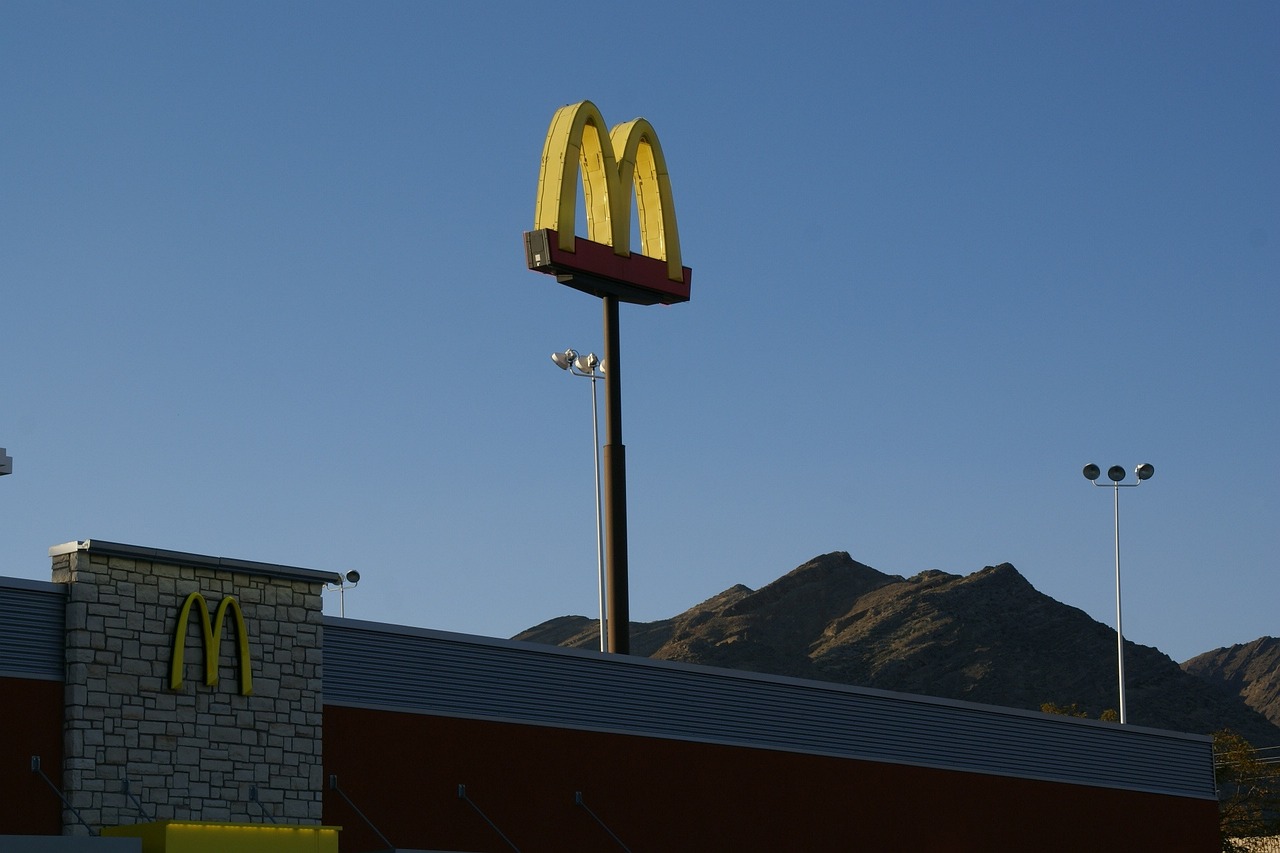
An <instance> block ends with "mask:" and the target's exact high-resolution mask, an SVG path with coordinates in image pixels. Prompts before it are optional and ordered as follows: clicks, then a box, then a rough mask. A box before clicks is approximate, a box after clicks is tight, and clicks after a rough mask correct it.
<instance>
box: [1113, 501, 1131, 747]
mask: <svg viewBox="0 0 1280 853" xmlns="http://www.w3.org/2000/svg"><path fill="white" fill-rule="evenodd" d="M1112 491H1113V492H1115V520H1116V662H1117V664H1118V667H1119V673H1120V725H1124V724H1125V722H1126V720H1127V719H1128V716H1129V715H1128V713H1127V711H1126V708H1125V701H1124V627H1123V625H1122V624H1121V621H1120V484H1119V483H1116V484H1114V486H1113V487H1112Z"/></svg>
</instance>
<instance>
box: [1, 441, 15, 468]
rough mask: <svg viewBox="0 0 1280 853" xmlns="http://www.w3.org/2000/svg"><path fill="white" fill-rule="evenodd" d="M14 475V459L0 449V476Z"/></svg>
mask: <svg viewBox="0 0 1280 853" xmlns="http://www.w3.org/2000/svg"><path fill="white" fill-rule="evenodd" d="M12 473H13V457H12V456H10V455H9V454H8V453H7V452H6V451H5V449H4V448H3V447H0V474H12Z"/></svg>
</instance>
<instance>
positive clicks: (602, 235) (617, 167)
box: [525, 101, 691, 303]
mask: <svg viewBox="0 0 1280 853" xmlns="http://www.w3.org/2000/svg"><path fill="white" fill-rule="evenodd" d="M579 175H581V179H582V180H581V183H582V188H583V202H584V205H585V209H586V216H587V237H586V240H582V239H581V238H578V237H576V236H575V234H574V231H575V227H576V224H577V223H576V219H577V202H578V195H577V186H578V177H579ZM633 197H634V199H635V210H636V213H637V216H638V223H637V224H638V226H639V229H638V230H639V234H640V252H639V253H636V254H635V255H633V253H632V250H631V213H632V206H631V202H632V198H633ZM533 227H534V231H532V232H529V233H527V234H526V235H525V244H526V251H527V254H528V260H529V267H530V268H531V269H535V270H538V271H539V272H547V273H554V274H556V275H557V276H561V277H562V278H561V280H562V281H565V283H566V284H571V285H572V286H574V287H579V288H580V289H584V290H588V291H590V292H597V291H598V295H604V294H606V293H610V294H613V295H621V296H622V298H623V299H624V300H626V301H631V302H642V303H652V302H666V303H671V302H683V301H686V300H688V298H689V283H690V278H691V272H690V270H689V268H688V267H684V266H682V265H681V256H680V234H679V230H678V228H677V226H676V210H675V201H674V200H673V198H672V194H671V178H670V175H669V174H668V172H667V161H666V157H665V156H663V153H662V145H661V144H660V143H659V142H658V134H657V133H656V132H655V131H654V129H653V126H652V125H651V124H649V122H648V121H646V120H645V119H642V118H637V119H632V120H631V121H628V122H623V123H622V124H619V125H617V126H616V127H614V128H613V130H612V131H609V132H608V133H607V134H606V131H605V122H604V117H603V116H602V115H601V114H600V110H599V109H597V108H596V105H595V104H593V103H591V102H590V101H581V102H579V103H576V104H569V105H568V106H564V107H561V108H560V109H558V110H556V113H555V115H554V116H553V117H552V119H551V127H550V129H549V130H548V131H547V138H546V142H545V143H544V144H543V148H542V165H541V168H540V170H539V173H538V196H537V204H536V206H535V209H534V217H533ZM605 247H608V250H610V251H602V250H603V249H605ZM610 255H612V259H610V257H609V256H610ZM575 275H577V276H578V277H580V278H583V277H585V279H587V280H586V281H585V282H579V281H573V280H568V281H566V280H565V278H564V277H568V278H570V279H572V278H573V276H575ZM615 291H616V292H615Z"/></svg>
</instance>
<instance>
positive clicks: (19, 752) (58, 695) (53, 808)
mask: <svg viewBox="0 0 1280 853" xmlns="http://www.w3.org/2000/svg"><path fill="white" fill-rule="evenodd" d="M33 755H38V756H40V766H41V768H42V769H43V770H44V773H45V775H46V776H48V777H49V778H50V779H52V780H53V783H54V784H55V785H57V786H58V787H59V788H61V787H62V682H60V681H35V680H30V679H25V678H0V835H61V834H62V803H61V802H60V801H59V800H58V797H57V795H56V794H54V793H53V791H52V790H50V788H49V786H48V785H46V784H45V782H44V780H43V779H41V778H40V777H39V776H37V775H36V774H35V773H32V772H31V756H33Z"/></svg>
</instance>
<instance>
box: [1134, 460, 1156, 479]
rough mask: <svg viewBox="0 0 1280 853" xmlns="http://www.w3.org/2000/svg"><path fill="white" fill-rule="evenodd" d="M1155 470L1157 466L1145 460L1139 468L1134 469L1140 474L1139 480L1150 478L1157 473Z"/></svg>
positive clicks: (1135, 472)
mask: <svg viewBox="0 0 1280 853" xmlns="http://www.w3.org/2000/svg"><path fill="white" fill-rule="evenodd" d="M1155 472H1156V466H1154V465H1152V464H1151V463H1150V462H1143V463H1142V464H1141V465H1139V466H1138V467H1137V468H1134V469H1133V473H1134V474H1136V475H1137V476H1138V480H1139V481H1141V480H1150V479H1151V476H1152V475H1153V474H1155Z"/></svg>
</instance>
